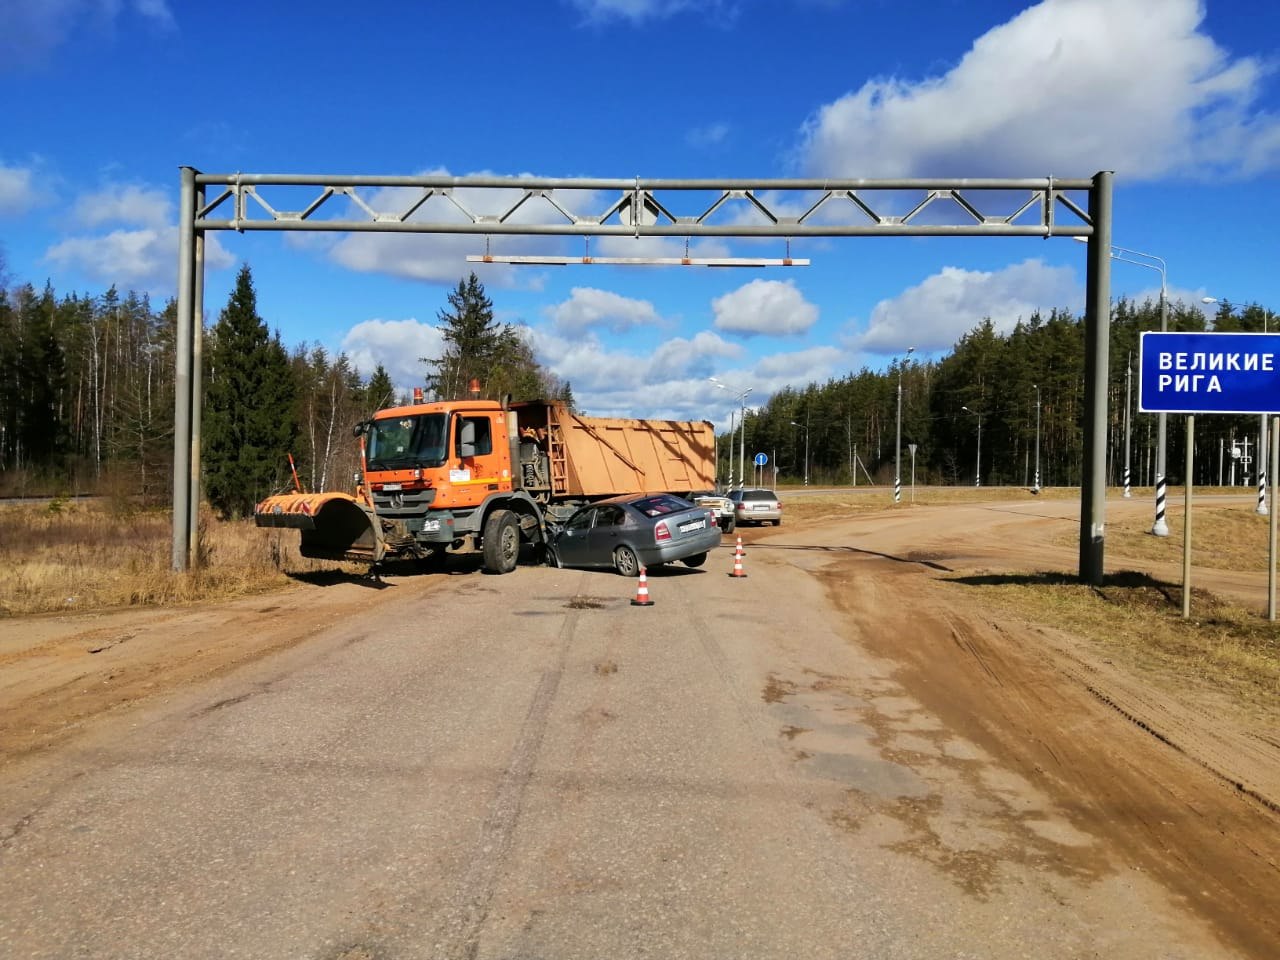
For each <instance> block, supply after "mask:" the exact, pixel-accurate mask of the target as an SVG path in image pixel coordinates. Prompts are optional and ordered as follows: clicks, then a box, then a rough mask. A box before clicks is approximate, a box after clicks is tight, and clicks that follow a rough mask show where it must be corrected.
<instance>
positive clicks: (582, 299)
mask: <svg viewBox="0 0 1280 960" xmlns="http://www.w3.org/2000/svg"><path fill="white" fill-rule="evenodd" d="M544 313H545V314H546V316H547V319H549V320H550V321H551V322H552V323H553V324H555V326H556V329H557V330H559V331H561V332H562V333H566V334H572V333H575V332H579V333H580V332H583V331H586V330H590V329H592V328H601V329H605V330H611V331H613V332H614V333H621V332H622V331H624V330H627V329H630V328H631V327H645V326H657V325H658V324H660V323H661V318H660V317H659V316H658V312H657V311H656V310H655V309H654V308H653V304H652V303H650V302H649V301H648V300H632V299H630V298H629V297H623V296H620V295H618V294H616V293H611V292H610V291H608V290H596V289H594V288H593V287H574V288H573V290H572V291H571V292H570V295H569V299H568V300H565V301H564V302H563V303H557V304H556V305H555V306H552V307H547V308H546V310H545V311H544Z"/></svg>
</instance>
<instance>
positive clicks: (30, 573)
mask: <svg viewBox="0 0 1280 960" xmlns="http://www.w3.org/2000/svg"><path fill="white" fill-rule="evenodd" d="M202 517H208V518H209V519H205V520H203V521H202V532H201V537H200V546H201V554H202V557H203V561H204V562H203V564H202V565H201V566H200V568H199V569H198V570H195V571H193V572H191V573H175V572H173V571H172V570H171V569H169V568H170V559H171V556H172V535H173V528H172V519H171V514H170V513H169V512H168V511H130V510H121V509H119V506H118V505H117V506H116V507H115V508H113V507H112V506H111V505H110V504H108V503H100V502H92V503H84V502H78V503H69V502H67V501H59V500H54V501H52V502H51V503H49V504H48V505H40V506H33V505H26V504H24V505H19V506H3V507H0V616H10V615H21V614H32V613H48V612H52V611H67V610H77V611H78V610H88V609H98V608H104V607H107V608H109V607H127V606H154V605H162V604H173V603H188V602H192V601H196V600H208V599H214V598H221V597H234V596H242V595H246V594H253V593H262V592H264V591H267V590H275V589H279V588H281V587H284V586H287V585H289V584H290V583H292V582H293V581H292V580H291V579H290V577H289V575H290V574H300V573H306V572H310V571H314V570H318V569H322V568H323V569H332V567H333V564H331V563H326V564H317V563H313V562H312V561H310V560H306V559H304V558H302V557H300V556H299V555H298V552H297V550H298V539H299V538H298V535H297V533H296V532H295V531H291V530H270V531H268V530H259V529H257V528H256V527H254V526H253V522H252V521H239V522H236V523H223V522H220V521H218V520H217V519H214V518H212V517H211V515H210V511H204V512H203V513H202ZM352 569H353V570H354V569H355V568H354V567H353V568H352Z"/></svg>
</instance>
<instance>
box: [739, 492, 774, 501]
mask: <svg viewBox="0 0 1280 960" xmlns="http://www.w3.org/2000/svg"><path fill="white" fill-rule="evenodd" d="M742 499H743V500H777V499H778V498H777V497H775V496H774V495H773V491H772V490H748V491H747V492H746V493H744V494H743V495H742Z"/></svg>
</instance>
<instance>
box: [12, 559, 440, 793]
mask: <svg viewBox="0 0 1280 960" xmlns="http://www.w3.org/2000/svg"><path fill="white" fill-rule="evenodd" d="M433 581H434V583H436V584H438V583H439V582H440V581H441V578H430V577H417V578H403V579H402V580H400V581H399V582H398V583H397V587H401V588H403V587H408V588H409V589H414V590H428V589H432V584H433ZM384 586H385V585H384ZM397 592H402V590H400V591H397V590H394V589H391V590H388V589H384V588H380V587H379V585H377V584H375V583H373V582H371V581H368V580H364V579H362V578H360V577H355V576H349V575H346V574H336V573H335V574H333V575H319V576H315V577H309V578H301V579H298V580H297V581H295V582H294V584H293V585H292V587H291V588H289V589H287V590H284V591H279V592H276V593H271V594H266V595H262V596H255V597H248V598H241V599H237V600H230V601H222V602H215V603H201V604H193V605H188V606H172V607H142V608H131V609H124V610H106V611H97V612H86V613H78V614H69V615H52V614H51V615H43V616H31V617H12V618H7V619H3V620H0V678H3V679H0V767H10V766H11V765H12V764H14V763H16V762H18V761H21V760H22V759H24V758H27V757H30V756H32V755H34V754H36V753H38V752H41V751H44V750H48V749H50V748H53V747H57V746H58V745H60V744H62V743H65V742H67V741H68V740H69V739H71V738H73V737H74V736H76V735H77V734H78V733H81V732H83V731H85V730H87V729H88V728H90V727H91V726H92V725H94V724H96V723H100V722H103V721H105V720H107V719H108V718H111V717H115V716H119V715H121V714H124V713H127V712H128V711H129V710H130V709H132V708H134V707H136V706H139V705H141V704H143V703H146V702H148V701H152V700H155V699H158V698H164V697H165V696H167V695H168V694H169V693H171V692H172V691H173V690H175V689H176V688H179V687H183V686H186V685H188V684H194V683H200V682H201V681H204V680H207V679H209V678H211V677H216V676H219V675H222V674H225V673H228V672H230V671H232V670H234V669H236V668H238V667H240V666H242V665H244V664H246V663H249V662H251V661H254V660H258V659H261V658H263V657H266V656H269V655H271V654H273V653H276V652H279V651H282V650H285V649H288V648H289V647H292V646H294V645H296V644H299V643H302V642H304V641H305V640H307V639H308V638H309V637H311V636H313V635H314V634H315V633H316V632H317V631H318V630H319V629H320V628H321V627H323V626H325V625H328V624H332V623H333V622H335V621H337V620H341V619H344V618H348V617H356V616H359V615H361V614H364V613H366V612H367V611H368V609H369V607H370V604H376V603H378V602H380V600H381V599H382V598H383V597H384V596H386V597H389V596H390V595H391V594H394V593H397Z"/></svg>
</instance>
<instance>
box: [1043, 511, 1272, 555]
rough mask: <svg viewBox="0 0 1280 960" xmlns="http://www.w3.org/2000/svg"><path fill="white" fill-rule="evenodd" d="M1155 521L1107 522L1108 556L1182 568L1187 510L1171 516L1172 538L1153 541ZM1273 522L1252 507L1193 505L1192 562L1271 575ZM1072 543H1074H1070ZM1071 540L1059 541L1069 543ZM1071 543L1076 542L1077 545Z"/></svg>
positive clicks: (1171, 512) (1168, 516) (1169, 516)
mask: <svg viewBox="0 0 1280 960" xmlns="http://www.w3.org/2000/svg"><path fill="white" fill-rule="evenodd" d="M1151 522H1152V517H1144V518H1143V519H1141V520H1108V521H1107V556H1108V557H1109V558H1115V559H1118V560H1123V559H1129V560H1145V561H1151V562H1157V563H1159V562H1165V563H1181V562H1182V523H1183V511H1182V507H1181V506H1178V507H1177V508H1172V509H1170V510H1169V511H1168V513H1167V514H1166V515H1165V522H1166V523H1167V524H1168V527H1169V536H1167V537H1154V536H1152V535H1151ZM1269 538H1270V518H1269V517H1264V516H1259V515H1258V513H1257V512H1256V511H1255V509H1254V504H1253V503H1252V502H1246V501H1244V500H1241V501H1239V502H1236V503H1229V504H1224V503H1214V502H1211V501H1209V502H1196V501H1195V500H1194V499H1193V500H1192V503H1191V562H1192V563H1194V564H1195V565H1196V566H1197V567H1201V566H1203V567H1212V568H1214V569H1216V570H1241V571H1250V572H1261V571H1265V570H1266V569H1267V552H1268V541H1269ZM1068 539H1069V538H1068ZM1068 539H1063V538H1059V542H1061V543H1064V544H1065V543H1067V542H1068ZM1070 542H1075V541H1074V540H1071V541H1070Z"/></svg>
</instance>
